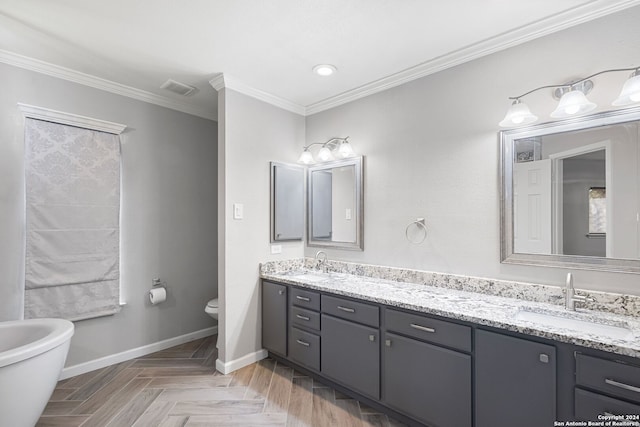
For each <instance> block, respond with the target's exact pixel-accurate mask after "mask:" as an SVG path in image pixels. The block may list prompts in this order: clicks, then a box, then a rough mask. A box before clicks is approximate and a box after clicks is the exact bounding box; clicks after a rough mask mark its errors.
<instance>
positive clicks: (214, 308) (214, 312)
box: [204, 298, 218, 348]
mask: <svg viewBox="0 0 640 427" xmlns="http://www.w3.org/2000/svg"><path fill="white" fill-rule="evenodd" d="M204 312H205V313H207V314H208V315H209V316H211V317H213V318H214V319H216V320H218V298H214V299H212V300H211V301H209V302H208V303H207V306H206V307H205V308H204ZM216 348H218V337H217V336H216Z"/></svg>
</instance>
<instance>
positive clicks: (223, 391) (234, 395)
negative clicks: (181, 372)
mask: <svg viewBox="0 0 640 427" xmlns="http://www.w3.org/2000/svg"><path fill="white" fill-rule="evenodd" d="M246 392H247V389H246V387H215V388H181V389H173V388H168V389H165V390H164V391H162V393H160V395H159V396H158V401H159V402H178V401H194V402H195V401H199V400H205V401H210V400H218V401H219V400H240V399H242V398H243V397H244V395H245V393H246Z"/></svg>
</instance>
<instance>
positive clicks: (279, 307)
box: [262, 282, 287, 357]
mask: <svg viewBox="0 0 640 427" xmlns="http://www.w3.org/2000/svg"><path fill="white" fill-rule="evenodd" d="M262 346H263V347H264V348H266V349H267V350H269V351H270V352H273V353H277V354H279V355H281V356H285V357H286V356H287V287H286V286H284V285H278V284H276V283H271V282H262Z"/></svg>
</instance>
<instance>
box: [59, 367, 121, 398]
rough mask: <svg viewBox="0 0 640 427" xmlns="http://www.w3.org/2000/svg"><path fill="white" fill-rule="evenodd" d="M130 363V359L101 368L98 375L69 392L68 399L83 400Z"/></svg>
mask: <svg viewBox="0 0 640 427" xmlns="http://www.w3.org/2000/svg"><path fill="white" fill-rule="evenodd" d="M129 365H131V361H127V362H123V363H118V364H117V365H113V366H109V367H107V368H105V369H103V370H102V372H100V373H99V374H98V375H96V376H95V377H93V378H91V379H90V380H89V381H87V383H86V384H85V385H83V386H82V387H80V388H79V389H78V390H76V392H75V393H73V394H71V395H70V396H69V397H68V399H69V400H84V399H87V398H88V397H89V396H91V395H92V394H93V393H95V392H96V391H98V390H100V389H101V388H102V387H104V386H105V385H106V384H108V383H109V382H110V381H111V380H112V379H114V378H115V377H116V376H117V375H118V374H119V373H120V372H121V371H123V370H124V369H126V368H127V367H128V366H129Z"/></svg>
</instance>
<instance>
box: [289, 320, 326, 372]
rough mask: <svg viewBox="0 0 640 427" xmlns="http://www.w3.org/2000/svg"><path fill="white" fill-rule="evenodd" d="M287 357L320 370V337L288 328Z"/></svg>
mask: <svg viewBox="0 0 640 427" xmlns="http://www.w3.org/2000/svg"><path fill="white" fill-rule="evenodd" d="M289 358H290V359H291V360H293V361H294V362H297V363H299V364H301V365H304V366H306V367H308V368H311V369H315V370H316V371H319V370H320V337H319V336H318V335H314V334H310V333H309V332H305V331H301V330H300V329H298V328H289Z"/></svg>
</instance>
